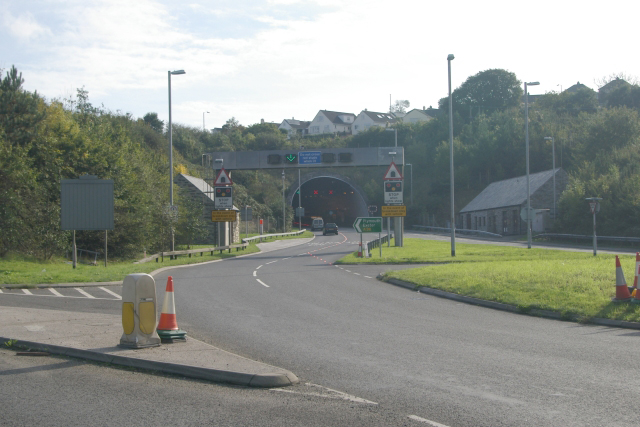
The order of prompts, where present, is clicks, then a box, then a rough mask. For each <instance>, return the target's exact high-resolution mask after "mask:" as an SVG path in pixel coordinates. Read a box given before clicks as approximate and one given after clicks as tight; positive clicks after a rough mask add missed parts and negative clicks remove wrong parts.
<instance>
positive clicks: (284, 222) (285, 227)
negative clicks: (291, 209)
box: [282, 169, 287, 233]
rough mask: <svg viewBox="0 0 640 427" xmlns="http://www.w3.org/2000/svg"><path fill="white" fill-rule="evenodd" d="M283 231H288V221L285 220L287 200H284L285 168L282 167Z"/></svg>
mask: <svg viewBox="0 0 640 427" xmlns="http://www.w3.org/2000/svg"><path fill="white" fill-rule="evenodd" d="M282 232H283V233H286V232H287V221H286V220H285V200H284V169H282Z"/></svg>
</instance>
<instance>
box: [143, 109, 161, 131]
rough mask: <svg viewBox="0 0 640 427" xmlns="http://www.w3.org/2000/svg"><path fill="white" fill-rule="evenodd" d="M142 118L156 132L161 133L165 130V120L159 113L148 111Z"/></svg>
mask: <svg viewBox="0 0 640 427" xmlns="http://www.w3.org/2000/svg"><path fill="white" fill-rule="evenodd" d="M142 120H144V122H145V123H146V124H148V125H149V126H151V129H153V130H155V131H156V132H158V133H160V134H161V133H162V132H163V131H164V122H163V121H162V120H160V119H159V118H158V113H147V114H145V115H144V117H143V118H142Z"/></svg>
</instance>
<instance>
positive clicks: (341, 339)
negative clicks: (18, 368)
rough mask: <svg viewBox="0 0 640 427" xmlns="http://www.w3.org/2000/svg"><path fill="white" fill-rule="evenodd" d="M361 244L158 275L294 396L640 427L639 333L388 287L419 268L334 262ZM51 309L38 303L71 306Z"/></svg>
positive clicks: (517, 420) (447, 415)
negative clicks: (316, 390)
mask: <svg viewBox="0 0 640 427" xmlns="http://www.w3.org/2000/svg"><path fill="white" fill-rule="evenodd" d="M357 236H358V235H357V234H355V233H352V232H346V233H344V232H343V233H341V234H340V235H338V236H322V235H321V233H319V234H318V235H317V236H316V238H315V240H313V241H312V242H310V243H308V244H305V245H302V246H296V247H290V248H285V249H282V250H278V251H272V252H266V253H260V254H256V255H253V256H247V257H242V258H237V259H230V260H226V261H224V262H219V263H211V264H205V265H199V266H194V267H189V268H181V269H174V270H171V271H170V272H164V273H161V274H159V275H158V276H156V281H157V283H158V292H159V295H162V292H163V291H164V284H165V283H166V277H167V275H168V274H171V275H172V276H173V278H174V285H175V300H176V311H177V317H178V322H179V325H180V327H181V328H182V329H185V330H187V331H189V334H190V335H191V336H193V337H195V338H198V339H201V340H203V341H207V342H210V343H212V344H214V345H216V346H218V347H221V348H224V349H226V350H229V351H232V352H236V353H238V354H241V355H243V356H246V357H249V358H252V359H256V360H260V361H263V362H266V363H269V364H272V365H276V366H280V367H282V368H285V369H288V370H290V371H292V372H294V373H295V374H296V375H297V376H298V377H300V379H301V382H302V383H303V384H305V383H308V384H313V385H312V386H300V387H295V388H293V389H292V390H291V391H292V393H291V394H299V395H300V396H305V393H307V395H308V390H307V389H305V388H304V387H321V388H322V389H323V390H326V389H332V390H337V391H340V392H341V393H346V395H348V396H352V397H353V398H354V399H355V401H357V402H360V403H357V405H365V406H371V407H375V408H376V411H382V413H384V414H393V417H394V418H393V419H394V420H396V421H397V420H404V421H402V422H403V423H408V424H407V425H431V426H439V425H440V426H451V427H453V426H558V425H563V426H636V425H638V424H640V414H639V410H638V409H636V407H637V405H636V404H635V401H636V400H637V395H638V391H640V370H639V369H638V366H637V363H635V361H636V360H637V359H638V354H640V341H639V339H640V332H637V331H632V330H624V329H617V328H607V327H598V326H587V325H580V324H575V323H569V322H559V321H554V320H549V319H540V318H535V317H529V316H524V315H518V314H513V313H506V312H501V311H495V310H491V309H486V308H481V307H476V306H471V305H466V304H461V303H457V302H454V301H450V300H444V299H440V298H437V297H431V296H426V295H422V294H417V293H414V292H411V291H408V290H406V289H403V288H397V287H394V286H392V285H389V284H385V283H382V282H379V281H377V280H376V279H375V276H376V274H377V273H379V272H380V271H382V270H383V269H385V268H387V269H390V268H394V269H395V268H406V267H407V266H393V267H388V266H387V267H376V266H342V267H338V266H335V265H332V263H333V262H334V261H335V260H337V259H339V258H341V257H342V256H344V255H345V254H347V253H351V252H353V251H354V250H356V249H357V246H356V242H357V241H358V237H357ZM18 299H20V300H21V301H20V302H15V300H18ZM27 299H28V297H24V298H18V297H13V298H12V301H13V302H12V303H11V304H25V303H24V301H25V300H27ZM34 299H35V298H32V299H31V300H34ZM40 300H47V299H46V298H40ZM48 300H51V301H52V302H38V303H37V304H45V305H50V304H60V299H59V298H58V299H56V298H49V299H48ZM0 301H3V303H6V301H7V298H4V299H1V300H0ZM29 304H36V303H35V302H30V303H29ZM68 304H69V307H71V306H73V307H75V308H74V309H81V310H91V309H93V310H96V309H99V308H98V307H106V304H107V303H106V302H101V301H85V300H80V299H78V300H77V301H73V302H70V303H68ZM113 305H115V306H118V307H119V305H117V304H113ZM63 309H64V308H63ZM66 309H69V308H66ZM100 309H104V310H112V308H100ZM305 390H307V391H305ZM311 395H313V393H312V394H311ZM362 402H365V403H362ZM378 421H380V420H378ZM389 421H390V420H389ZM349 424H354V423H353V422H349ZM355 425H368V424H367V422H365V421H364V420H363V422H361V423H357V422H356V423H355ZM389 425H398V424H396V423H395V421H394V422H390V423H389Z"/></svg>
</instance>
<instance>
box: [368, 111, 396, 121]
mask: <svg viewBox="0 0 640 427" xmlns="http://www.w3.org/2000/svg"><path fill="white" fill-rule="evenodd" d="M363 113H364V114H366V115H367V116H369V118H370V119H371V120H373V121H374V122H375V123H382V124H385V123H389V124H393V123H395V122H396V121H397V119H396V117H395V116H394V115H393V114H391V113H376V112H375V111H366V110H365V111H363Z"/></svg>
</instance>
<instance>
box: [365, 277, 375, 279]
mask: <svg viewBox="0 0 640 427" xmlns="http://www.w3.org/2000/svg"><path fill="white" fill-rule="evenodd" d="M364 277H366V278H367V279H373V277H371V276H364Z"/></svg>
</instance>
